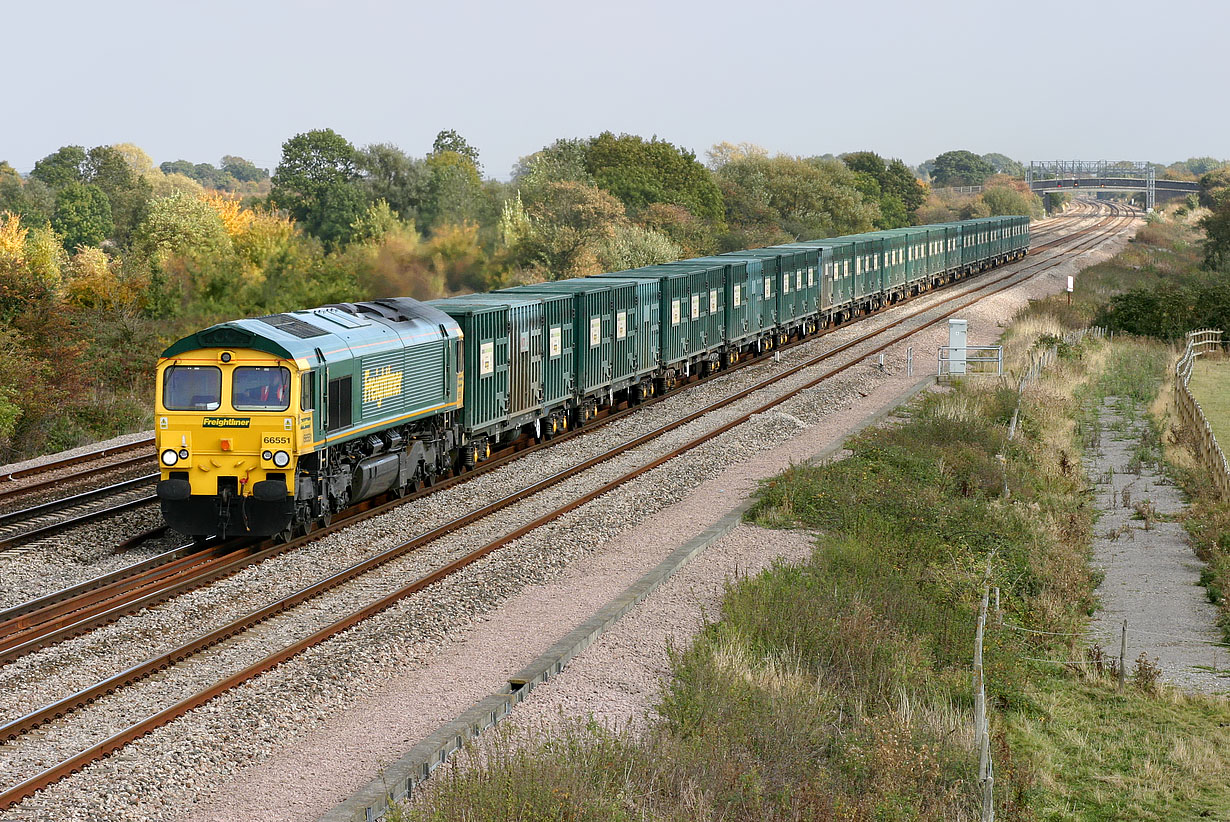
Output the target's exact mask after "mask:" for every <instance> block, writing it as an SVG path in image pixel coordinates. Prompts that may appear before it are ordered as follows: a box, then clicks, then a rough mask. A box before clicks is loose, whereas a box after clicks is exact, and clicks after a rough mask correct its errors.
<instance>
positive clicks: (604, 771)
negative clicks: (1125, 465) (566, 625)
mask: <svg viewBox="0 0 1230 822" xmlns="http://www.w3.org/2000/svg"><path fill="white" fill-rule="evenodd" d="M1128 265H1129V266H1130V265H1133V264H1132V263H1128ZM1079 306H1080V302H1079V300H1078V301H1077V306H1076V307H1079ZM1061 331H1062V326H1061V325H1060V324H1059V323H1058V322H1057V321H1055V320H1054V319H1053V318H1051V317H1050V316H1048V315H1047V314H1046V313H1045V312H1043V311H1040V310H1034V311H1031V312H1029V316H1028V317H1027V318H1025V319H1024V320H1023V321H1022V322H1020V323H1018V324H1017V325H1016V326H1014V328H1013V329H1011V330H1010V332H1009V333H1008V334H1007V335H1006V343H1007V345H1008V356H1009V360H1010V362H1014V363H1020V362H1021V361H1023V359H1024V357H1025V355H1026V352H1027V351H1028V349H1029V348H1030V347H1031V346H1032V345H1034V343H1035V340H1038V339H1039V338H1040V337H1041V338H1042V342H1043V344H1046V342H1047V339H1048V338H1046V337H1045V335H1046V334H1047V333H1058V332H1061ZM1063 355H1064V356H1063V358H1062V359H1061V361H1060V363H1058V364H1057V366H1056V367H1055V368H1054V369H1053V370H1052V372H1051V373H1049V374H1048V375H1047V376H1046V378H1045V379H1044V380H1042V381H1041V382H1040V383H1039V384H1037V385H1036V386H1034V387H1033V388H1031V389H1030V390H1029V391H1028V392H1027V394H1026V397H1025V399H1024V402H1023V403H1022V409H1021V410H1022V417H1021V426H1020V435H1019V436H1018V437H1017V438H1016V439H1015V440H1013V441H1011V442H1009V441H1008V440H1007V423H1008V420H1009V418H1010V417H1011V415H1012V411H1013V408H1014V407H1015V404H1016V396H1015V393H1014V392H1013V391H1012V390H1011V389H1009V388H1006V387H1003V386H997V385H983V386H973V385H967V386H959V387H958V388H957V389H956V390H954V391H953V392H951V393H948V394H943V395H938V396H930V397H927V398H925V399H923V400H921V401H920V402H918V403H917V404H916V405H915V406H913V407H912V408H911V409H910V411H909V413H908V415H907V418H906V419H905V420H904V421H901V422H900V423H899V424H895V425H889V426H885V427H883V428H880V429H877V430H873V431H869V432H866V433H864V434H862V435H860V436H859V437H856V438H855V439H854V440H853V441H852V442H850V443H849V447H850V450H851V451H852V454H851V456H849V457H848V458H846V459H845V460H842V461H840V462H837V463H833V464H829V465H824V466H797V467H795V468H792V469H791V470H789V471H787V472H785V473H784V474H782V475H781V476H779V477H777V478H775V479H774V480H772V481H771V482H768V483H766V484H765V486H764V487H763V488H762V489H761V491H760V494H759V497H758V500H757V504H756V507H755V509H754V510H753V512H752V515H751V516H752V518H753V519H754V520H755V521H757V522H758V523H760V524H762V525H765V526H768V527H805V528H809V529H814V530H816V531H817V532H819V533H820V534H821V536H820V537H819V539H818V541H817V546H816V549H815V551H814V553H813V555H812V557H811V558H810V560H809V561H808V562H806V563H804V564H802V565H798V566H787V565H778V566H776V567H774V568H773V569H771V570H770V571H767V572H765V573H763V574H760V575H757V576H755V577H752V578H748V579H741V580H738V581H736V582H733V583H731V584H730V585H729V586H728V590H727V592H726V595H725V599H724V602H723V605H722V608H721V611H720V613H718V614H716V615H715V621H714V622H713V623H712V624H710V625H708V626H707V627H706V628H705V629H704V630H703V631H702V633H701V634H700V635H699V636H698V637H697V639H696V640H695V642H694V643H693V644H692V646H691V647H690V648H688V649H686V650H680V651H679V652H678V653H676V654H675V656H674V658H673V660H672V670H671V675H670V678H669V679H668V681H667V682H666V683H665V685H664V690H663V695H662V699H661V701H660V703H659V705H658V710H657V716H656V718H655V719H654V720H653V721H652V722H651V724H650V727H649V730H648V731H647V732H646V733H644V734H641V735H633V734H630V733H626V732H619V731H609V730H603V729H600V728H597V727H594V726H592V725H590V726H587V725H584V724H576V723H571V722H565V723H564V727H565V732H564V734H563V735H562V736H561V737H558V738H556V739H554V740H549V741H543V740H541V739H534V738H529V739H509V738H507V737H502V738H500V739H499V740H497V742H495V743H494V744H493V745H491V746H490V748H489V750H488V751H487V752H486V756H485V758H483V764H482V765H481V766H479V767H475V768H470V769H466V770H461V771H458V772H454V773H451V774H450V775H448V776H446V777H445V778H443V779H439V780H436V781H435V784H434V785H433V786H432V789H431V790H430V791H429V792H428V795H427V797H426V798H425V799H424V800H423V801H421V802H420V803H419V804H418V805H416V806H415V807H413V808H411V809H409V810H407V811H406V816H407V817H409V818H423V819H446V818H468V819H505V818H514V819H531V818H533V819H570V820H572V819H641V818H660V819H679V820H682V819H697V818H702V819H703V818H711V819H718V818H721V819H793V818H813V819H953V820H961V819H977V818H978V798H977V788H976V785H975V784H974V782H973V776H974V772H975V767H976V763H977V754H976V750H975V748H974V740H973V733H972V696H971V688H970V657H971V654H972V645H973V635H974V622H975V613H976V603H977V599H978V597H979V595H980V593H981V589H982V584H983V579H984V574H985V572H986V569H987V568H988V566H989V567H990V569H991V579H992V584H994V585H997V586H999V587H1000V588H1001V590H1002V602H1003V606H1004V612H1005V613H1004V621H1005V622H1006V623H1008V624H1011V625H1019V626H1022V627H1027V628H1031V629H1034V630H1038V631H1051V632H1056V633H1060V634H1065V633H1068V634H1070V633H1079V632H1080V631H1081V630H1082V629H1083V627H1084V625H1085V624H1086V621H1087V618H1088V615H1089V614H1090V613H1091V612H1092V610H1093V607H1094V600H1093V590H1094V587H1095V584H1096V579H1095V577H1094V574H1093V573H1092V571H1091V569H1090V567H1089V565H1088V546H1089V538H1090V534H1091V529H1092V528H1093V524H1094V520H1095V512H1094V511H1093V510H1092V509H1091V508H1090V506H1089V504H1088V501H1087V500H1088V497H1087V495H1086V493H1085V489H1086V485H1087V482H1086V479H1085V477H1084V476H1083V473H1082V471H1081V468H1080V450H1081V446H1082V439H1083V438H1084V437H1087V436H1092V432H1093V431H1094V430H1096V426H1093V425H1092V423H1091V421H1090V417H1089V413H1090V412H1089V410H1088V409H1090V408H1091V407H1092V406H1093V405H1095V404H1096V403H1097V402H1100V398H1101V397H1103V396H1109V395H1114V396H1128V397H1134V398H1135V399H1136V400H1137V401H1139V402H1142V403H1147V402H1148V401H1149V400H1150V399H1151V398H1152V397H1153V395H1154V394H1155V393H1156V389H1157V386H1158V385H1159V383H1160V381H1161V379H1162V375H1163V372H1164V367H1165V361H1166V354H1165V350H1164V349H1163V348H1161V347H1160V346H1157V345H1151V344H1146V343H1142V342H1136V341H1131V340H1123V341H1120V342H1117V343H1115V344H1114V345H1113V346H1112V345H1109V344H1106V343H1097V342H1089V343H1085V344H1083V345H1081V346H1079V347H1077V348H1076V349H1068V350H1065V351H1063ZM1158 430H1160V429H1158ZM1157 450H1158V440H1157V437H1155V436H1152V437H1146V438H1145V440H1144V441H1142V443H1141V448H1140V452H1139V453H1140V458H1141V459H1142V460H1146V459H1156V456H1157ZM1000 454H1003V455H1005V456H1006V458H1007V459H1006V462H1005V463H1001V462H1000V460H999V459H998V456H997V455H1000ZM1005 478H1006V480H1007V485H1008V488H1009V491H1010V493H1009V495H1008V496H1007V497H1004V495H1003V486H1004V482H1005ZM1086 655H1087V651H1086V649H1085V647H1084V643H1083V641H1081V640H1080V639H1079V638H1074V637H1061V636H1050V635H1046V634H1025V633H1020V632H1013V631H1008V630H992V631H991V632H989V634H988V637H987V648H986V675H987V683H988V696H989V699H990V705H991V709H992V716H993V718H992V726H993V732H994V743H993V746H992V748H993V755H994V758H995V764H996V796H997V808H998V811H999V814H1000V818H1005V819H1029V818H1046V819H1051V818H1058V819H1175V818H1192V817H1197V816H1200V815H1201V814H1204V813H1206V812H1207V814H1210V816H1208V818H1218V816H1217V814H1218V813H1222V812H1223V810H1222V809H1225V808H1230V780H1228V779H1227V778H1226V777H1227V775H1228V773H1230V744H1228V743H1230V730H1228V729H1230V707H1227V705H1226V703H1224V702H1222V701H1220V700H1212V699H1205V698H1197V697H1185V696H1181V695H1178V694H1175V693H1173V692H1170V691H1162V690H1159V689H1158V688H1156V686H1155V684H1154V683H1153V682H1152V677H1151V676H1150V670H1149V668H1148V666H1144V667H1143V668H1141V669H1140V670H1139V671H1138V673H1139V676H1134V677H1133V685H1132V686H1131V687H1129V688H1128V689H1127V690H1126V691H1125V692H1123V693H1118V692H1116V690H1115V687H1114V684H1113V681H1112V678H1111V676H1110V670H1109V666H1107V665H1101V666H1095V665H1088V666H1068V667H1062V666H1055V665H1049V664H1043V663H1037V662H1032V661H1030V660H1029V659H1028V658H1030V657H1033V658H1045V659H1078V658H1079V659H1083V658H1085V657H1086Z"/></svg>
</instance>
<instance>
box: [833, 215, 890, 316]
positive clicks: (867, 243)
mask: <svg viewBox="0 0 1230 822" xmlns="http://www.w3.org/2000/svg"><path fill="white" fill-rule="evenodd" d="M842 239H845V240H849V241H850V242H852V243H853V244H854V305H855V307H856V308H861V309H863V310H866V311H871V310H874V309H876V308H879V307H880V299H881V294H882V293H883V283H882V282H881V276H880V275H881V267H880V257H881V254H882V251H881V249H882V248H883V245H884V241H883V240H881V239H879V238H876V237H870V236H868V235H866V234H854V235H851V236H849V237H844V238H842Z"/></svg>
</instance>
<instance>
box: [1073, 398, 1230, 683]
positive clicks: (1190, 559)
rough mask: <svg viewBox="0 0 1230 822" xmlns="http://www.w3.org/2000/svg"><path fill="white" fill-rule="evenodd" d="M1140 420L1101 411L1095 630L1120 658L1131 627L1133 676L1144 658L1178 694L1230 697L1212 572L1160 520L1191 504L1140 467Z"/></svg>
mask: <svg viewBox="0 0 1230 822" xmlns="http://www.w3.org/2000/svg"><path fill="white" fill-rule="evenodd" d="M1142 415H1143V411H1142V410H1141V409H1133V408H1132V407H1131V404H1130V400H1126V399H1123V398H1118V397H1108V398H1107V399H1106V401H1105V403H1104V404H1103V405H1102V407H1101V408H1100V409H1099V420H1100V424H1101V425H1100V432H1099V433H1097V434H1094V435H1093V438H1094V445H1095V447H1093V448H1090V449H1088V452H1087V454H1086V458H1085V471H1086V472H1087V474H1088V475H1089V477H1090V478H1091V479H1092V480H1093V482H1094V489H1095V495H1096V505H1097V507H1098V510H1099V511H1100V512H1101V517H1100V518H1099V519H1098V522H1097V524H1096V525H1095V526H1094V539H1093V563H1094V567H1095V568H1098V569H1100V570H1102V571H1103V572H1104V573H1105V578H1104V579H1103V581H1102V584H1101V585H1100V586H1099V587H1098V596H1099V597H1100V598H1101V602H1102V609H1101V610H1100V611H1098V613H1097V614H1096V615H1095V616H1094V619H1093V623H1092V625H1091V627H1090V630H1091V632H1092V633H1093V636H1094V638H1095V639H1096V640H1097V641H1098V642H1100V643H1101V644H1102V647H1103V648H1106V649H1107V651H1108V652H1110V653H1111V654H1112V655H1117V654H1118V652H1119V636H1120V629H1121V626H1122V624H1123V620H1125V619H1126V620H1127V623H1128V627H1127V661H1128V662H1127V668H1128V673H1129V674H1131V673H1132V671H1133V669H1134V667H1135V661H1136V658H1137V657H1138V656H1139V655H1140V653H1141V651H1144V652H1145V653H1147V654H1148V655H1149V658H1150V659H1156V660H1157V661H1158V664H1159V665H1160V667H1161V669H1162V678H1163V680H1165V681H1166V682H1168V683H1170V684H1171V685H1174V686H1176V687H1179V688H1182V689H1184V690H1188V691H1200V692H1204V693H1225V692H1230V648H1227V647H1224V646H1223V645H1222V641H1221V635H1220V632H1219V631H1218V629H1217V627H1216V620H1217V608H1216V607H1215V606H1213V605H1212V604H1211V603H1210V602H1209V601H1208V598H1207V597H1206V595H1205V589H1204V587H1203V586H1201V585H1200V572H1201V570H1202V569H1203V567H1204V563H1202V562H1201V561H1200V560H1199V559H1198V558H1197V557H1196V555H1195V554H1194V553H1193V551H1192V548H1191V545H1190V544H1189V543H1188V541H1187V534H1186V532H1185V531H1184V529H1183V526H1182V524H1180V523H1178V522H1169V521H1157V520H1156V519H1154V518H1153V517H1154V514H1155V513H1156V515H1159V516H1162V517H1167V518H1168V517H1171V516H1173V515H1175V514H1179V513H1182V511H1183V510H1184V508H1185V507H1186V504H1185V503H1184V501H1183V496H1182V494H1181V493H1180V492H1179V490H1178V489H1177V488H1175V487H1174V486H1173V485H1171V484H1170V482H1169V480H1168V479H1167V478H1166V477H1165V476H1164V475H1163V474H1161V473H1160V472H1159V471H1158V470H1157V467H1156V466H1154V465H1141V464H1140V463H1139V462H1137V461H1136V460H1135V458H1134V452H1135V451H1136V449H1137V447H1138V446H1139V445H1140V442H1141V437H1142V435H1143V434H1144V432H1145V430H1146V423H1145V421H1144V420H1143V419H1141V416H1142ZM1086 442H1087V443H1088V442H1089V441H1088V440H1087V441H1086ZM1142 517H1145V518H1144V519H1142ZM1146 526H1147V527H1146Z"/></svg>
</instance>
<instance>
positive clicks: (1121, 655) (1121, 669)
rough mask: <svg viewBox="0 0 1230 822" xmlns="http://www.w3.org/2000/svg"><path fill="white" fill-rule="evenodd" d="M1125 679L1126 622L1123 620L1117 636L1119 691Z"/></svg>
mask: <svg viewBox="0 0 1230 822" xmlns="http://www.w3.org/2000/svg"><path fill="white" fill-rule="evenodd" d="M1126 679H1127V620H1126V619H1125V620H1123V628H1122V632H1121V633H1120V634H1119V690H1120V691H1122V690H1123V683H1124V681H1126Z"/></svg>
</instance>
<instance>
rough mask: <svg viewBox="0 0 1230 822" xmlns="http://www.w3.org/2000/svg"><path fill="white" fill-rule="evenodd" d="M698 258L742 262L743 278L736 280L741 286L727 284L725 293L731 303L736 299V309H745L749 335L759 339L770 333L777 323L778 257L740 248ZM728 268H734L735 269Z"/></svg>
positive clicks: (779, 264) (730, 262)
mask: <svg viewBox="0 0 1230 822" xmlns="http://www.w3.org/2000/svg"><path fill="white" fill-rule="evenodd" d="M701 259H702V260H714V261H722V262H727V263H729V264H732V265H733V264H742V265H744V266H746V269H745V270H746V274H747V280H746V281H745V282H742V283H738V285H740V286H741V287H740V288H738V289H736V288H734V284H732V285H731V286H730V287H728V289H727V297H728V299H729V300H730V301H731V303H734V302H736V301H737V302H738V304H739V305H738V306H737V310H739V311H744V310H746V312H747V314H746V319H747V324H748V328H747V335H748V336H749V337H754V338H755V339H757V340H759V339H761V338H762V337H767V336H768V335H770V334H772V332H773V329H774V328H775V327H776V326H777V317H778V311H777V291H778V288H777V281H778V279H779V275H778V271H779V269H780V268H781V261H780V259H779V258H778V257H776V256H770V257H763V256H753V255H750V254H747V253H745V252H740V251H732V252H728V253H726V254H719V255H718V256H716V257H702V258H701ZM732 270H735V271H737V269H732ZM736 297H737V298H738V299H737V300H736ZM740 319H742V318H740ZM740 324H742V323H740Z"/></svg>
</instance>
